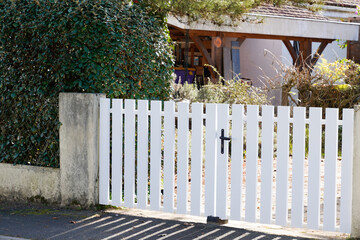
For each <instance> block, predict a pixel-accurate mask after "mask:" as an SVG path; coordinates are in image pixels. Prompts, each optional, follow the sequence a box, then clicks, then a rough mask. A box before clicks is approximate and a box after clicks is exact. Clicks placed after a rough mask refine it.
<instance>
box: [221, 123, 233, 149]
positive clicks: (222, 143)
mask: <svg viewBox="0 0 360 240" xmlns="http://www.w3.org/2000/svg"><path fill="white" fill-rule="evenodd" d="M224 132H225V131H224V129H221V136H220V140H221V154H224V141H230V140H231V137H225V136H224Z"/></svg>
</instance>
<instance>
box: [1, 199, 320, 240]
mask: <svg viewBox="0 0 360 240" xmlns="http://www.w3.org/2000/svg"><path fill="white" fill-rule="evenodd" d="M199 219H200V221H199ZM204 221H205V218H196V217H195V218H194V217H188V216H183V217H182V216H180V215H174V214H162V213H154V212H150V211H138V210H130V211H129V210H125V211H124V210H111V211H95V210H92V211H91V210H73V209H72V210H71V209H60V208H51V207H47V206H43V205H40V206H20V207H18V206H16V207H9V206H7V205H6V204H5V205H4V204H2V203H1V202H0V240H12V239H14V238H10V237H17V238H25V239H76V240H81V239H149V240H150V239H159V240H161V239H262V240H265V239H274V240H275V239H276V240H280V239H281V240H286V239H289V240H290V239H291V240H292V239H306V238H303V237H304V235H301V234H298V235H297V236H296V234H295V235H294V234H289V233H291V231H288V232H284V231H283V232H281V235H280V234H279V233H280V232H279V231H272V230H271V229H269V228H268V227H261V226H259V227H255V229H254V228H252V229H249V228H247V229H246V228H243V227H241V226H240V227H231V226H219V225H212V224H205V223H204ZM243 224H244V223H243ZM274 230H276V229H275V228H274ZM278 230H279V229H278ZM265 232H267V233H265ZM303 232H304V231H303ZM288 235H292V236H288ZM5 236H7V237H5ZM299 236H302V237H299ZM307 237H311V238H313V239H314V238H317V237H316V235H308V236H307Z"/></svg>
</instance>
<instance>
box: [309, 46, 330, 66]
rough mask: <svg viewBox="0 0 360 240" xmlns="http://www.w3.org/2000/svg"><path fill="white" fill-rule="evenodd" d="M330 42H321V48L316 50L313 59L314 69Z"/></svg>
mask: <svg viewBox="0 0 360 240" xmlns="http://www.w3.org/2000/svg"><path fill="white" fill-rule="evenodd" d="M328 44H329V43H328V42H321V44H320V46H319V47H318V49H317V50H316V53H315V54H314V57H313V58H312V59H311V67H314V66H315V65H316V63H317V61H318V60H319V58H320V56H321V54H322V53H323V51H324V49H325V48H326V46H327V45H328Z"/></svg>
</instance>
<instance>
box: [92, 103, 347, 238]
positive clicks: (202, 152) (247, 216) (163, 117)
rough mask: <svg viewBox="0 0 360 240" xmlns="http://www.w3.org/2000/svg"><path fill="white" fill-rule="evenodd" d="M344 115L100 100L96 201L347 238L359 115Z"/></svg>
mask: <svg viewBox="0 0 360 240" xmlns="http://www.w3.org/2000/svg"><path fill="white" fill-rule="evenodd" d="M307 115H308V116H309V117H308V118H307V117H306V116H307ZM323 115H324V116H325V118H324V119H323ZM339 115H340V114H339V110H338V109H326V111H325V112H324V113H323V112H322V109H321V108H310V109H305V108H302V107H294V108H290V107H277V108H276V107H274V106H261V107H260V106H243V105H232V106H231V109H230V106H229V105H226V104H207V105H206V107H205V106H204V105H203V104H201V103H194V104H192V105H190V104H189V103H178V104H175V103H174V102H164V103H163V102H160V101H151V102H149V101H146V100H139V101H135V100H125V101H123V100H120V99H113V100H112V101H111V100H110V99H101V100H100V165H99V166H100V170H99V171H100V177H99V178H100V180H99V182H100V184H99V202H100V204H105V205H107V204H110V205H114V206H125V207H129V208H132V207H137V208H140V209H152V210H161V211H166V212H171V213H181V214H192V215H197V216H210V215H212V216H218V217H220V218H221V219H225V218H230V219H232V220H245V221H249V222H261V223H266V224H269V223H273V224H278V225H282V226H293V227H300V228H301V227H307V228H311V229H323V230H326V231H341V232H344V233H350V230H351V201H352V200H351V199H352V158H353V125H354V111H353V110H352V109H344V110H343V112H342V119H341V120H339ZM221 136H223V137H225V138H224V139H225V140H223V141H222V140H221V139H220V137H221ZM226 137H231V142H229V141H227V140H226ZM229 143H231V144H229ZM339 143H341V148H340V146H338V144H339ZM230 145H231V147H230ZM291 146H292V148H291ZM339 148H340V149H341V151H338V149H339ZM340 152H341V154H340Z"/></svg>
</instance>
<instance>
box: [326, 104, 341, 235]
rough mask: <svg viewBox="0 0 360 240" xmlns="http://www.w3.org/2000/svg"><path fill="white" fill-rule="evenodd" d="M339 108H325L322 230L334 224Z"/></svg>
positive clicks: (327, 229)
mask: <svg viewBox="0 0 360 240" xmlns="http://www.w3.org/2000/svg"><path fill="white" fill-rule="evenodd" d="M338 118H339V110H338V109H335V108H332V109H331V108H328V109H326V124H325V172H324V230H325V231H335V225H336V175H337V174H336V172H337V170H336V169H337V157H338Z"/></svg>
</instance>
